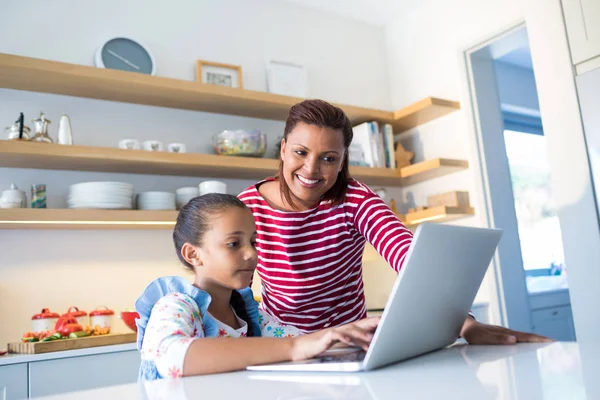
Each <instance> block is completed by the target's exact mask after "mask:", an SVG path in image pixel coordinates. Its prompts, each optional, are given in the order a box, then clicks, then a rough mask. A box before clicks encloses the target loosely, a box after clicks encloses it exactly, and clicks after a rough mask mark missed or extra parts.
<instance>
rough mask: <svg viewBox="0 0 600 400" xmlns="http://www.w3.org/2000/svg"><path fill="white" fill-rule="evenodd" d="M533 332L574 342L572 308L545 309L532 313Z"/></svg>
mask: <svg viewBox="0 0 600 400" xmlns="http://www.w3.org/2000/svg"><path fill="white" fill-rule="evenodd" d="M531 318H532V320H533V331H534V332H535V333H537V334H538V335H543V336H548V337H549V338H552V339H556V340H560V341H567V342H570V341H574V340H575V328H574V326H573V316H572V314H571V307H570V306H561V307H554V308H544V309H540V310H536V311H533V312H532V313H531Z"/></svg>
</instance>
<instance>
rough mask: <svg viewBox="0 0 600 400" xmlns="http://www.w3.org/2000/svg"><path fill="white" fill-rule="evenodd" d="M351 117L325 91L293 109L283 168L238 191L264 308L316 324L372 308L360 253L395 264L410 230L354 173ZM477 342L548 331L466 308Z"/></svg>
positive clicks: (466, 332) (288, 319) (468, 333)
mask: <svg viewBox="0 0 600 400" xmlns="http://www.w3.org/2000/svg"><path fill="white" fill-rule="evenodd" d="M351 141H352V125H351V123H350V120H349V119H348V117H347V116H346V115H345V114H344V112H343V111H342V110H341V109H339V108H337V107H335V106H333V105H331V104H329V103H327V102H324V101H322V100H306V101H303V102H302V103H299V104H296V105H295V106H293V107H292V108H291V109H290V113H289V116H288V118H287V121H286V124H285V130H284V137H283V139H282V141H281V155H280V157H281V160H280V163H279V172H278V174H277V176H276V177H274V178H268V179H266V180H264V181H261V182H258V183H257V184H255V185H253V186H251V187H250V188H248V189H247V190H246V191H244V192H243V193H241V194H240V195H239V198H240V199H241V200H242V201H243V202H244V203H245V204H246V205H247V206H248V207H249V208H250V209H251V210H252V213H253V214H254V218H255V221H256V227H257V233H258V236H257V252H258V266H257V271H258V273H259V276H260V277H261V280H262V285H263V290H262V294H263V303H262V304H263V308H264V309H265V310H266V311H267V312H269V313H270V314H272V315H273V316H274V317H275V318H276V319H277V320H278V321H279V322H280V323H282V324H286V325H292V326H295V327H296V328H298V329H300V330H301V331H304V332H314V331H317V330H320V329H323V328H327V327H330V326H337V325H342V324H345V323H348V322H351V321H356V320H358V319H361V318H364V317H366V303H365V296H364V287H363V281H362V254H363V250H364V246H365V242H366V241H367V240H368V241H369V242H370V243H371V244H372V245H373V247H374V248H375V249H376V250H377V252H378V253H379V254H380V255H381V256H382V257H383V258H384V259H385V260H386V261H387V262H388V264H389V265H391V266H392V268H394V269H395V270H396V271H399V270H400V268H402V265H403V263H404V260H405V258H406V254H407V251H408V248H409V246H410V243H411V241H412V233H411V232H410V231H409V230H408V229H407V228H406V227H405V226H404V225H403V224H402V223H401V222H400V220H399V219H398V218H397V217H396V215H395V214H394V213H393V212H392V211H391V210H390V208H389V207H388V206H387V205H386V204H385V203H384V202H383V201H382V200H381V198H379V196H377V195H376V194H375V193H373V192H372V191H371V190H370V189H369V188H368V187H367V186H366V185H364V184H362V183H360V182H358V181H356V180H354V179H352V178H351V177H350V171H349V164H348V147H349V146H350V142H351ZM461 336H462V337H464V338H465V339H466V340H467V341H468V342H469V343H478V344H510V343H516V342H522V341H545V340H547V339H546V338H543V337H540V336H537V335H533V334H527V333H522V332H516V331H512V330H509V329H506V328H502V327H496V326H491V325H486V324H481V323H479V322H477V321H475V320H474V319H473V318H471V317H467V319H466V320H465V323H464V325H463V328H462V329H461Z"/></svg>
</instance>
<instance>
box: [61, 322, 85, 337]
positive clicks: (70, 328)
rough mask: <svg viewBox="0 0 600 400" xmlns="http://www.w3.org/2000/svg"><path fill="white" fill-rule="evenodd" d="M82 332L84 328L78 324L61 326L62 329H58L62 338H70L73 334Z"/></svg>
mask: <svg viewBox="0 0 600 400" xmlns="http://www.w3.org/2000/svg"><path fill="white" fill-rule="evenodd" d="M82 330H83V328H82V327H81V325H79V324H78V323H69V324H65V325H63V326H61V327H60V329H57V331H58V333H60V334H61V335H62V336H69V335H70V334H71V333H73V332H80V331H82Z"/></svg>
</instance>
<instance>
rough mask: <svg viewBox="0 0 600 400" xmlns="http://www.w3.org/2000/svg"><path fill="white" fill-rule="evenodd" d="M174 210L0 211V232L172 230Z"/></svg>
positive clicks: (12, 209) (14, 209)
mask: <svg viewBox="0 0 600 400" xmlns="http://www.w3.org/2000/svg"><path fill="white" fill-rule="evenodd" d="M176 219H177V211H145V210H81V209H79V210H75V209H53V208H41V209H38V208H9V209H0V229H173V226H174V225H175V220H176Z"/></svg>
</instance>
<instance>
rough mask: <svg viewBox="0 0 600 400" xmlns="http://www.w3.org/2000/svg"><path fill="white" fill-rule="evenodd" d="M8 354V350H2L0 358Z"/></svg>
mask: <svg viewBox="0 0 600 400" xmlns="http://www.w3.org/2000/svg"><path fill="white" fill-rule="evenodd" d="M6 353H8V350H6V349H0V356H3V355H5V354H6Z"/></svg>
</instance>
